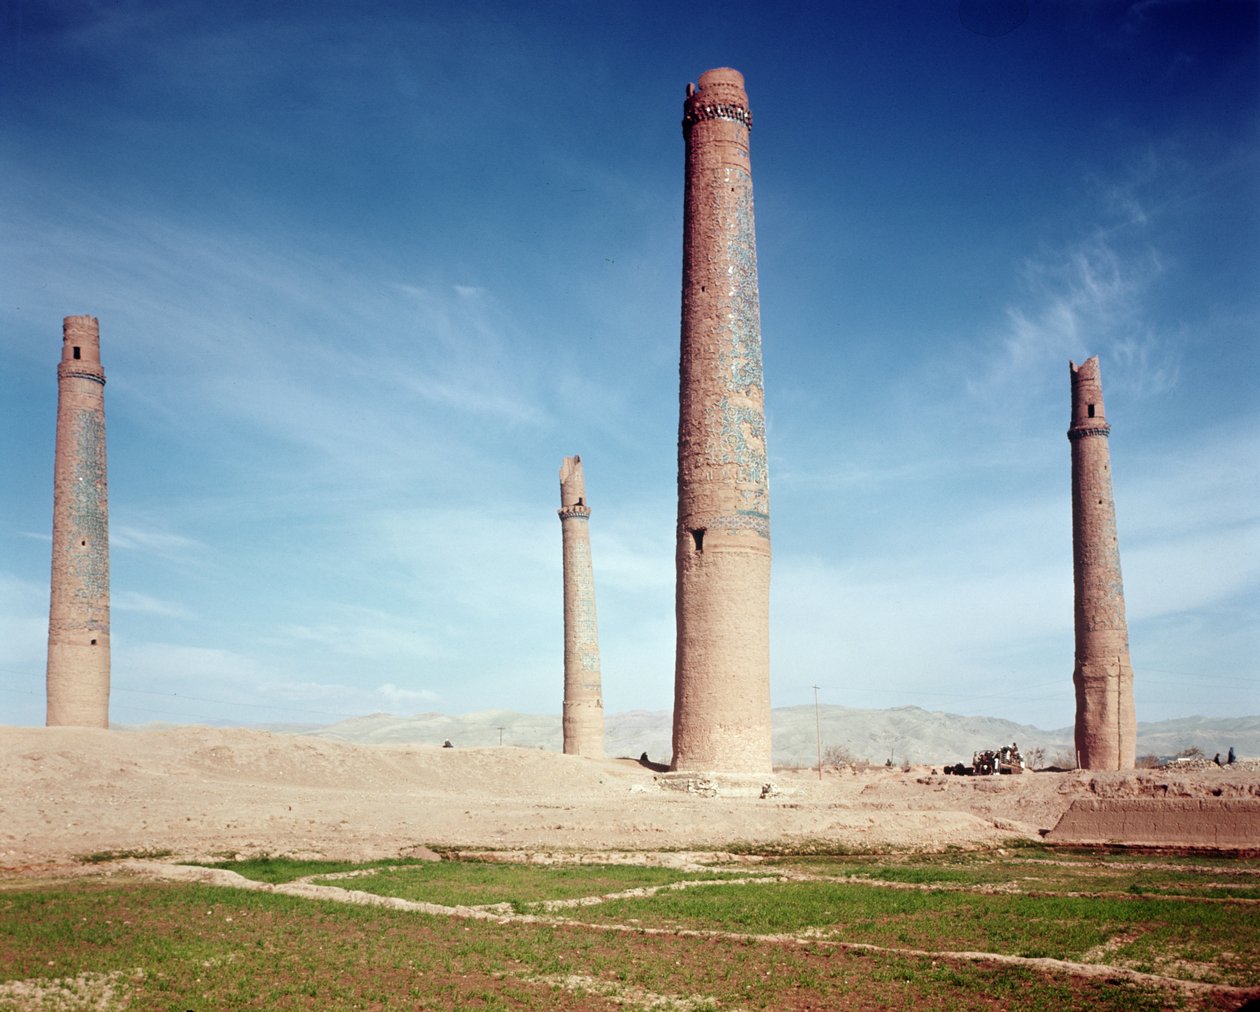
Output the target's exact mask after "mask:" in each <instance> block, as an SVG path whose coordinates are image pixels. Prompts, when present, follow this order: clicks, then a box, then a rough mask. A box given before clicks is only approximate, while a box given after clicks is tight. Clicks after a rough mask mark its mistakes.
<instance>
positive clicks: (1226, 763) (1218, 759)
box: [1212, 745, 1238, 766]
mask: <svg viewBox="0 0 1260 1012" xmlns="http://www.w3.org/2000/svg"><path fill="white" fill-rule="evenodd" d="M1237 761H1238V757H1237V756H1236V755H1234V746H1233V745H1231V746H1230V747H1229V758H1228V759H1226V760H1225V761H1224V762H1222V761H1221V754H1220V753H1219V752H1217V753H1216V755H1215V756H1214V757H1213V759H1212V762H1214V763H1216V765H1217V766H1233V765H1234V763H1235V762H1237Z"/></svg>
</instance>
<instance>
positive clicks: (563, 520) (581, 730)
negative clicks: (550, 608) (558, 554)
mask: <svg viewBox="0 0 1260 1012" xmlns="http://www.w3.org/2000/svg"><path fill="white" fill-rule="evenodd" d="M559 513H560V533H561V537H562V539H563V543H564V718H563V724H564V753H565V755H582V756H588V757H590V758H592V759H602V758H603V757H604V701H603V697H602V694H601V688H600V674H599V626H598V623H597V622H596V619H595V575H594V572H593V571H592V569H591V532H590V518H591V508H590V507H589V506H587V505H586V481H585V479H584V478H583V477H582V458H581V457H577V456H574V457H565V458H564V463H563V464H561V466H560V509H559Z"/></svg>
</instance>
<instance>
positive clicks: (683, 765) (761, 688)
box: [672, 68, 771, 774]
mask: <svg viewBox="0 0 1260 1012" xmlns="http://www.w3.org/2000/svg"><path fill="white" fill-rule="evenodd" d="M751 127H752V115H751V114H750V112H749V111H748V96H747V94H745V92H744V78H743V75H742V74H740V73H739V72H738V71H735V70H731V69H729V68H720V69H717V70H710V71H707V72H705V73H704V74H701V75H700V82H699V87H698V88H697V87H696V86H695V85H689V86H688V88H687V98H686V101H685V103H684V104H683V122H682V130H683V137H684V138H685V140H686V148H687V162H686V190H685V196H684V211H683V281H682V349H681V356H680V389H679V419H678V526H677V532H676V534H677V547H676V553H675V569H676V589H675V614H676V621H677V629H678V631H677V636H678V639H677V648H676V656H675V668H674V758H673V763H672V769H674V770H676V771H679V772H683V773H690V772H702V771H712V772H720V773H736V774H766V773H769V772H770V771H771V759H770V488H769V481H768V478H767V473H766V426H765V414H764V395H763V391H762V377H761V317H760V309H759V306H758V294H757V249H756V241H755V236H754V230H753V190H752V174H751V171H750V167H749V147H748V135H749V130H750V129H751Z"/></svg>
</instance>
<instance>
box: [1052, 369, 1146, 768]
mask: <svg viewBox="0 0 1260 1012" xmlns="http://www.w3.org/2000/svg"><path fill="white" fill-rule="evenodd" d="M1069 366H1070V368H1071V375H1072V421H1071V424H1070V426H1069V427H1068V433H1067V435H1068V440H1069V441H1070V442H1071V445H1072V573H1073V577H1074V583H1075V586H1076V668H1075V670H1074V671H1073V673H1072V682H1073V683H1074V684H1075V686H1076V752H1077V756H1078V761H1079V762H1080V765H1081V767H1082V768H1083V769H1091V770H1117V769H1132V768H1133V765H1134V762H1135V760H1136V756H1137V714H1136V711H1135V710H1134V708H1133V668H1132V666H1131V665H1130V663H1129V627H1128V623H1127V622H1126V621H1125V617H1124V582H1123V580H1122V579H1121V577H1120V546H1119V543H1118V542H1117V540H1116V507H1115V502H1114V500H1113V499H1112V494H1111V454H1110V451H1109V449H1108V445H1107V443H1108V436H1109V435H1110V433H1111V426H1109V425H1108V424H1107V416H1106V413H1105V412H1104V411H1103V399H1102V380H1101V378H1100V376H1099V372H1098V356H1097V355H1095V356H1094V357H1093V358H1090V359H1087V360H1086V361H1084V362H1082V363H1081V364H1080V365H1079V366H1078V365H1077V364H1076V363H1075V362H1070V363H1069Z"/></svg>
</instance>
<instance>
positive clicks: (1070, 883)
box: [0, 847, 1260, 1012]
mask: <svg viewBox="0 0 1260 1012" xmlns="http://www.w3.org/2000/svg"><path fill="white" fill-rule="evenodd" d="M95 857H97V858H98V859H99V858H100V855H96V856H95ZM220 866H221V867H227V868H231V869H232V870H235V871H237V872H238V873H240V874H242V875H244V876H246V877H247V878H249V879H252V880H254V881H255V882H260V883H268V885H267V886H266V887H265V888H266V889H268V890H275V889H284V888H286V886H284V885H283V883H286V882H294V881H295V880H298V879H300V880H302V881H304V882H314V883H317V884H325V885H328V886H333V887H337V888H340V889H345V890H356V891H359V892H368V893H372V894H374V895H377V896H392V897H399V898H401V899H404V900H411V901H418V902H424V903H431V904H439V905H442V906H447V907H455V906H458V907H461V908H467V907H474V908H479V913H480V916H468V912H467V911H465V912H464V915H463V916H454V915H446V914H441V913H431V912H429V913H426V912H418V911H416V910H407V909H389V908H383V907H379V906H365V905H356V904H352V903H346V902H336V901H333V900H328V899H309V898H304V897H299V896H291V895H283V894H281V893H279V892H276V891H259V890H247V889H244V888H232V887H221V886H207V885H201V884H184V883H179V882H167V881H162V882H158V881H152V880H147V879H143V878H140V877H128V876H127V875H126V874H125V873H120V872H117V871H116V870H115V872H114V874H112V875H110V876H108V877H106V876H104V875H99V876H91V877H87V878H75V879H72V880H62V881H41V880H23V879H17V878H12V879H7V880H2V881H0V1009H10V1008H14V1009H18V1008H20V1009H29V1008H93V1009H100V1008H105V1009H108V1008H145V1009H147V1008H172V1009H174V1008H179V1009H194V1008H195V1009H220V1008H282V1009H317V1008H318V1009H323V1008H337V1009H339V1008H346V1009H352V1008H362V1009H387V1008H388V1009H392V1008H433V1009H438V1008H442V1009H605V1008H606V1009H614V1008H618V1009H625V1008H644V1009H646V1008H668V1009H686V1010H692V1009H695V1010H699V1009H734V1008H741V1009H823V1008H902V1007H911V1006H913V1007H932V1008H958V1009H968V1008H976V1009H991V1008H996V1007H1012V1006H1019V1007H1020V1008H1026V1009H1046V1010H1053V1012H1062V1010H1064V1009H1072V1008H1087V1007H1088V1008H1091V1009H1095V1008H1096V1009H1163V1008H1192V1009H1193V1008H1213V1009H1232V1008H1238V1007H1240V1006H1241V1005H1242V1003H1243V1002H1244V1001H1245V1000H1246V999H1247V998H1248V997H1249V996H1252V995H1254V996H1260V901H1258V900H1257V898H1256V886H1257V885H1258V884H1260V862H1256V861H1245V860H1236V861H1206V860H1201V859H1188V858H1187V859H1174V860H1153V859H1151V858H1143V857H1138V856H1125V857H1114V856H1112V857H1100V856H1090V855H1081V854H1072V855H1065V854H1062V853H1058V852H1053V851H1049V850H1046V849H1043V848H1038V847H1031V848H1029V847H1021V848H1018V849H1015V850H1009V851H1003V852H996V853H981V854H977V853H950V854H943V855H931V856H924V855H918V856H914V855H888V854H885V855H871V856H862V857H856V856H852V855H846V856H837V857H833V858H825V857H818V856H804V857H792V856H777V857H775V858H773V859H771V860H768V861H766V862H765V863H762V864H757V865H751V866H741V867H740V868H738V869H733V868H731V867H730V866H725V867H722V868H720V869H718V868H715V869H714V870H713V871H705V870H694V869H693V870H688V871H678V870H674V869H670V868H663V867H654V866H651V865H631V866H626V865H587V864H581V865H578V864H570V865H556V866H546V865H515V864H507V863H497V862H480V861H478V862H474V861H442V862H413V861H388V862H372V863H371V864H362V865H354V864H348V863H345V862H311V861H293V860H289V859H286V858H275V857H273V858H262V859H255V860H253V861H243V862H225V863H223V864H222V865H220ZM99 867H100V868H101V870H102V871H105V870H114V869H111V867H110V864H109V862H106V861H100V862H99ZM346 872H361V874H356V875H355V876H354V877H351V878H343V877H337V876H340V875H341V874H342V873H346ZM732 876H736V878H734V879H733V878H732ZM632 890H635V891H637V892H636V893H635V894H633V895H627V894H628V893H629V892H630V891H632ZM556 900H564V901H569V905H562V906H558V907H557V906H556V905H554V904H549V902H548V901H556ZM474 913H477V911H474ZM1046 957H1048V958H1051V959H1057V960H1065V961H1068V962H1069V963H1070V964H1073V965H1070V966H1048V965H1045V964H1044V963H1042V962H1038V960H1039V959H1042V958H1046ZM1077 964H1079V965H1077Z"/></svg>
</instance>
